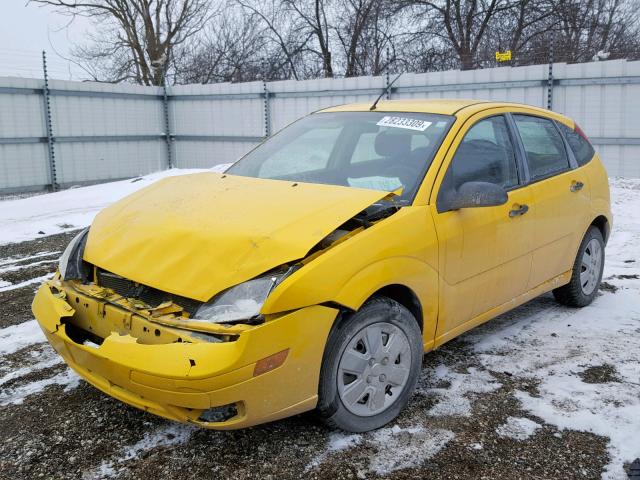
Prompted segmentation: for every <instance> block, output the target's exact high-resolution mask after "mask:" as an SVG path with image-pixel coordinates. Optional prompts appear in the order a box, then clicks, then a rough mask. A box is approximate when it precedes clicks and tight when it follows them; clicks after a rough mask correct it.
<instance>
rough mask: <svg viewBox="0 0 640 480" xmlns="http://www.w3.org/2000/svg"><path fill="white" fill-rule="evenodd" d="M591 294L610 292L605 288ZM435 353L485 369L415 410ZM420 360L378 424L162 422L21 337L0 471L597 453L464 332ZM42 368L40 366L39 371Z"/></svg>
mask: <svg viewBox="0 0 640 480" xmlns="http://www.w3.org/2000/svg"><path fill="white" fill-rule="evenodd" d="M72 236H73V233H68V234H60V235H53V236H48V237H43V238H41V239H38V240H35V241H29V242H23V243H19V244H9V245H4V246H2V247H0V249H1V254H0V257H1V258H2V259H4V260H1V261H0V269H2V268H4V269H5V271H4V273H2V275H1V277H2V279H3V280H5V281H6V282H10V283H11V284H13V285H16V284H19V283H20V282H25V281H28V280H30V279H33V278H37V277H41V276H43V275H46V274H47V273H50V272H53V271H54V269H55V266H56V263H55V262H54V261H53V260H55V259H56V258H57V257H58V255H59V253H56V252H60V251H61V250H63V249H64V246H65V245H66V244H67V242H68V241H69V240H70V239H71V237H72ZM34 257H35V258H34ZM21 259H22V260H21ZM3 264H4V265H3ZM7 266H9V267H11V268H9V269H8V268H7ZM13 267H20V268H13ZM7 270H9V271H7ZM36 287H37V284H35V283H34V284H29V285H26V286H24V287H22V288H16V289H12V290H8V291H4V292H3V291H0V329H7V328H8V327H11V326H19V325H22V324H23V323H24V322H27V321H29V320H31V319H32V318H33V315H32V314H31V311H30V302H31V300H32V297H33V294H34V291H35V288H36ZM0 290H1V289H0ZM602 295H616V293H614V292H612V291H610V289H609V291H605V292H603V293H602ZM561 308H562V307H559V306H557V305H556V304H555V303H554V300H553V298H552V297H551V296H550V295H545V296H543V297H540V298H538V299H536V300H534V301H532V302H530V303H528V304H526V305H524V306H522V307H520V308H518V309H516V310H514V311H513V312H510V313H509V314H506V315H503V316H502V317H500V318H498V319H496V320H494V321H493V322H491V323H490V324H488V325H485V326H482V327H480V328H479V329H476V330H480V331H482V330H483V329H485V330H487V332H493V334H496V335H499V332H500V330H501V329H502V328H508V327H509V326H510V325H512V324H513V323H514V322H516V321H519V320H520V319H522V318H526V317H531V316H533V315H535V314H536V313H539V312H545V311H547V310H553V311H555V310H557V309H561ZM489 325H490V326H489ZM476 334H477V332H476ZM47 362H49V363H47ZM43 365H44V367H43ZM48 365H49V366H48ZM441 366H446V367H447V368H448V369H449V370H450V371H451V372H453V373H454V374H460V375H462V376H464V378H469V379H471V377H474V378H480V379H481V378H484V377H483V375H484V376H486V375H490V376H491V380H489V381H488V382H485V384H484V386H482V385H481V386H480V387H479V388H475V389H474V388H467V389H466V390H463V392H466V393H464V395H462V396H460V397H456V398H452V399H451V401H452V402H454V403H455V402H466V403H468V404H469V412H467V413H466V414H465V413H464V412H462V413H460V412H459V411H458V413H455V412H454V413H453V414H447V412H444V414H442V415H433V414H428V412H430V411H432V409H433V408H434V407H435V406H436V405H437V404H438V402H439V400H440V399H441V396H439V395H438V393H437V392H438V391H439V389H444V390H446V389H447V388H449V387H451V385H450V383H451V381H450V380H449V381H447V380H446V379H443V378H442V377H438V376H436V377H435V378H434V377H433V376H432V375H429V372H434V371H436V370H437V369H438V368H439V367H441ZM423 367H424V372H425V373H423V376H422V379H421V381H420V387H419V389H418V392H417V393H416V395H415V396H414V397H413V399H412V401H411V402H410V404H409V407H408V408H407V409H406V410H405V412H404V413H403V414H402V415H401V416H400V417H399V418H398V419H397V421H396V422H394V423H393V425H392V426H390V427H389V428H387V429H383V430H382V431H379V432H378V434H376V433H370V434H365V435H345V434H341V433H339V432H331V431H329V430H327V429H326V428H325V427H324V426H322V425H321V424H320V423H318V421H317V420H316V419H315V417H314V416H313V414H304V415H300V416H297V417H294V418H290V419H287V420H283V421H279V422H275V423H271V424H267V425H264V426H259V427H254V428H251V429H247V430H242V431H235V432H214V431H204V430H198V429H194V428H192V427H190V426H182V425H177V424H172V423H170V422H167V421H164V420H162V419H159V418H156V417H154V416H152V415H150V414H146V413H144V412H141V411H138V410H136V409H134V408H133V407H129V406H127V405H124V404H122V403H120V402H118V401H116V400H114V399H112V398H110V397H108V396H106V395H104V394H102V393H101V392H99V391H98V390H96V389H94V388H93V387H91V386H90V385H88V384H86V383H84V382H83V381H78V380H77V379H76V378H75V377H68V374H67V373H66V371H67V367H66V366H65V365H64V364H63V363H59V362H57V360H56V358H55V356H54V355H53V353H52V350H51V348H50V347H49V346H48V345H46V344H43V343H34V344H31V345H28V346H25V347H24V348H20V349H18V350H17V351H15V352H13V353H11V354H9V355H6V356H4V357H2V360H1V364H0V377H2V380H0V382H2V383H0V394H4V398H5V399H7V398H10V397H11V396H12V395H14V396H15V395H16V393H18V394H19V395H20V396H21V399H20V402H21V403H18V402H16V403H7V402H11V400H6V401H5V402H4V405H3V404H2V403H1V402H0V405H2V406H0V431H1V432H2V442H0V478H6V479H34V478H56V479H58V478H60V479H62V478H70V479H71V478H73V479H76V478H87V479H88V478H107V477H115V478H123V479H129V478H131V479H133V478H172V479H182V478H185V479H186V478H225V479H226V478H233V479H236V478H237V479H245V478H247V479H248V478H252V479H270V478H271V479H281V478H282V479H288V478H302V477H304V478H307V479H314V478H332V479H343V478H344V479H347V478H377V477H389V478H398V479H404V478H407V479H408V478H426V479H431V478H433V479H436V478H437V479H470V478H473V479H518V478H523V479H552V478H553V479H573V478H576V479H596V478H600V476H601V474H602V472H603V469H604V468H605V466H606V465H607V464H608V462H609V460H610V459H609V454H608V451H607V442H608V439H607V438H605V437H602V436H597V435H594V434H591V433H585V432H581V431H575V430H570V429H564V430H559V429H557V428H556V427H554V426H552V425H550V424H546V423H545V422H544V421H543V420H542V419H540V418H537V417H535V416H532V415H531V414H530V413H528V412H527V411H523V410H522V409H521V406H520V402H519V401H518V400H517V399H516V397H515V395H514V392H516V391H520V392H527V393H528V394H530V395H532V396H534V397H535V396H536V395H537V394H538V385H537V382H536V381H535V380H531V378H519V377H517V376H515V375H513V374H511V373H509V372H501V371H488V370H486V368H485V367H484V366H483V365H482V363H481V362H480V361H479V356H478V354H477V353H475V352H474V350H473V348H471V345H470V341H469V337H468V336H467V335H465V336H463V337H461V338H459V339H457V340H454V341H452V342H450V343H449V344H447V345H446V346H444V347H442V348H441V349H439V350H437V351H435V352H432V353H429V354H427V355H426V356H425V359H424V365H423ZM16 371H17V372H18V374H15V373H12V372H16ZM20 372H22V374H20ZM12 375H13V376H12ZM65 375H67V376H65ZM581 375H582V378H583V381H584V382H588V383H592V384H596V385H597V384H602V385H605V384H610V383H611V382H615V381H616V370H615V367H614V366H612V365H592V366H589V368H587V369H585V371H584V372H582V373H581ZM60 378H63V379H65V378H66V379H67V380H68V381H58V380H59V379H60ZM48 379H49V380H50V379H53V380H51V383H50V384H49V385H47V380H48ZM56 379H58V380H56ZM43 382H44V387H43ZM487 385H489V388H485V387H486V386H487ZM1 398H3V397H2V395H0V399H1ZM454 410H455V409H454ZM458 410H460V409H458ZM462 410H464V408H463V409H462ZM511 417H514V418H519V419H525V420H524V422H525V424H530V425H536V424H537V425H536V427H535V432H534V433H533V434H529V435H527V434H524V435H521V436H520V439H519V438H518V434H517V432H516V435H504V434H500V433H499V432H501V431H503V430H504V427H501V426H504V425H505V424H508V422H509V418H511ZM527 419H528V420H527ZM534 422H535V423H534ZM525 430H526V429H525ZM625 468H627V469H628V465H627V466H626V467H625Z"/></svg>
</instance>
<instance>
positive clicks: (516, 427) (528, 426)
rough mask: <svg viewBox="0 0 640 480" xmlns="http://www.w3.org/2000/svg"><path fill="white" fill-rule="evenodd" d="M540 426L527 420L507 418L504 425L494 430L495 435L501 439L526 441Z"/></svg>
mask: <svg viewBox="0 0 640 480" xmlns="http://www.w3.org/2000/svg"><path fill="white" fill-rule="evenodd" d="M541 426H542V425H540V424H539V423H536V422H534V421H533V420H529V419H528V418H520V417H508V418H507V421H506V422H505V423H504V424H502V425H500V426H499V427H498V428H496V433H497V434H498V435H500V436H501V437H507V438H513V439H514V440H526V439H527V438H529V437H530V436H532V435H534V434H535V433H536V430H538V429H539V428H540V427H541Z"/></svg>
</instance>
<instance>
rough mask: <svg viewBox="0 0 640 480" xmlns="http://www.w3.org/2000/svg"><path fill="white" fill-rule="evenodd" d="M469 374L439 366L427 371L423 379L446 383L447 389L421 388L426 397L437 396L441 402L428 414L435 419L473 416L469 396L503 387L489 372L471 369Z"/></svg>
mask: <svg viewBox="0 0 640 480" xmlns="http://www.w3.org/2000/svg"><path fill="white" fill-rule="evenodd" d="M468 372H469V373H458V372H455V371H453V370H452V369H451V368H450V367H449V366H447V365H438V366H437V367H436V368H435V369H432V370H430V371H429V370H425V371H424V372H423V374H422V378H425V379H427V380H428V381H429V382H435V383H436V384H438V383H441V382H445V383H447V384H448V386H447V387H423V386H421V387H419V388H418V392H419V393H422V394H424V395H430V394H435V395H436V396H437V397H438V398H439V400H438V403H436V404H435V405H434V406H433V407H431V409H430V410H429V411H428V412H427V414H428V415H430V416H433V417H440V416H459V417H469V416H471V399H470V398H469V394H474V393H488V392H493V391H494V390H497V389H498V388H500V387H501V386H502V384H500V383H499V382H498V381H497V380H496V379H495V378H494V377H493V376H492V375H491V374H490V373H489V372H486V371H482V370H478V369H476V368H469V369H468Z"/></svg>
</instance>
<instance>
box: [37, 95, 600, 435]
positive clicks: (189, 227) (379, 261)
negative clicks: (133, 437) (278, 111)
mask: <svg viewBox="0 0 640 480" xmlns="http://www.w3.org/2000/svg"><path fill="white" fill-rule="evenodd" d="M610 228H611V212H610V205H609V188H608V182H607V175H606V172H605V170H604V168H603V165H602V163H601V162H600V159H599V158H598V156H597V155H596V154H595V152H594V149H593V147H592V146H591V144H590V143H589V141H588V140H587V139H586V137H585V135H584V134H583V133H582V131H581V130H580V129H579V128H578V126H577V125H576V124H575V123H574V122H573V121H572V120H570V119H568V118H566V117H564V116H562V115H559V114H556V113H553V112H550V111H547V110H542V109H539V108H535V107H530V106H526V105H517V104H507V103H496V102H482V101H473V100H399V101H383V102H381V103H380V104H379V105H378V106H377V108H375V109H373V110H371V107H370V105H369V104H354V105H345V106H340V107H334V108H328V109H326V110H322V111H320V112H317V113H314V114H312V115H309V116H307V117H305V118H303V119H301V120H299V121H297V122H295V123H293V124H292V125H290V126H289V127H287V128H285V129H283V130H282V131H281V132H280V133H278V134H277V135H275V136H273V137H272V138H270V139H269V140H267V141H265V142H264V143H262V144H261V145H260V146H258V147H257V148H255V149H254V150H253V151H251V152H250V153H249V154H247V155H246V156H244V157H243V158H242V159H241V160H239V161H238V162H237V163H235V164H234V165H233V166H231V167H230V168H229V169H228V170H227V171H226V172H225V173H215V172H205V173H198V174H191V175H184V176H177V177H171V178H166V179H164V180H161V181H159V182H157V183H155V184H153V185H151V186H149V187H147V188H145V189H143V190H140V191H138V192H137V193H134V194H133V195H130V196H128V197H126V198H125V199H123V200H121V201H119V202H118V203H116V204H114V205H112V206H110V207H108V208H106V209H105V210H103V211H102V212H101V213H100V214H99V215H98V216H97V217H96V219H95V221H94V222H93V224H92V225H91V227H90V228H88V229H87V230H85V231H83V232H82V233H80V234H79V235H78V236H77V237H76V238H75V239H74V240H73V241H72V242H71V243H70V244H69V247H68V248H67V249H66V251H65V252H64V254H63V255H62V257H61V259H60V265H59V272H58V273H57V274H56V276H55V278H54V279H52V280H51V281H48V282H45V284H44V285H42V287H41V288H40V289H39V290H38V293H37V295H36V297H35V300H34V302H33V312H34V314H35V316H36V317H37V319H38V321H39V322H40V325H41V327H42V329H43V330H44V332H45V334H46V336H47V338H48V340H49V341H50V342H51V344H52V345H53V347H54V348H55V349H56V350H57V351H58V352H59V354H60V355H62V357H63V358H64V359H65V361H66V362H67V363H68V364H69V365H70V366H71V367H72V368H73V369H74V370H75V371H76V372H78V373H79V374H80V375H81V376H82V377H83V378H85V379H86V380H87V381H88V382H89V383H91V384H93V385H94V386H96V387H97V388H99V389H100V390H102V391H104V392H105V393H107V394H109V395H111V396H113V397H115V398H117V399H120V400H122V401H124V402H126V403H128V404H131V405H133V406H135V407H138V408H141V409H143V410H146V411H149V412H151V413H154V414H157V415H160V416H163V417H166V418H169V419H173V420H178V421H183V422H190V423H193V424H197V425H200V426H203V427H207V428H215V429H234V428H240V427H247V426H251V425H256V424H259V423H263V422H267V421H272V420H276V419H279V418H283V417H287V416H289V415H293V414H297V413H300V412H304V411H307V410H312V409H314V408H315V409H317V411H318V412H319V415H320V416H321V417H322V418H324V419H325V420H326V422H327V423H328V424H330V425H332V426H335V427H339V428H341V429H344V430H348V431H354V432H361V431H367V430H371V429H374V428H377V427H380V426H382V425H384V424H385V423H387V422H389V421H390V420H392V419H393V418H395V417H396V416H397V415H398V414H399V412H400V411H401V410H402V409H403V407H404V406H405V405H406V404H407V402H408V400H409V397H410V396H411V393H412V391H413V390H414V387H415V385H416V382H417V380H418V376H419V373H420V368H421V364H422V355H423V352H425V351H429V350H433V349H434V348H437V347H439V346H440V345H442V344H443V343H445V342H447V341H448V340H451V339H452V338H455V337H456V336H458V335H460V334H461V333H463V332H465V331H467V330H469V329H470V328H472V327H474V326H476V325H479V324H481V323H483V322H486V321H487V320H489V319H491V318H492V317H495V316H496V315H499V314H501V313H503V312H506V311H507V310H510V309H512V308H514V307H516V306H518V305H520V304H522V303H524V302H526V301H528V300H530V299H531V298H533V297H535V296H537V295H540V294H542V293H544V292H547V291H551V290H552V291H553V292H554V294H555V296H556V298H557V299H558V301H560V302H561V303H563V304H565V305H570V306H574V307H582V306H585V305H588V304H589V303H590V302H591V301H592V300H593V299H594V297H595V295H596V294H597V290H598V286H599V284H600V281H601V277H602V269H603V266H604V248H605V243H606V241H607V237H608V235H609V230H610Z"/></svg>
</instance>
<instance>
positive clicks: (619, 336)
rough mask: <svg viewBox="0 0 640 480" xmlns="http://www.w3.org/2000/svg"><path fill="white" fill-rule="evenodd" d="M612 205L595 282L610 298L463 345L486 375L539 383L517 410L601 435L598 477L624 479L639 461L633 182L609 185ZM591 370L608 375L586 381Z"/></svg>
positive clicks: (639, 327) (639, 188)
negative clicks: (604, 449) (470, 347)
mask: <svg viewBox="0 0 640 480" xmlns="http://www.w3.org/2000/svg"><path fill="white" fill-rule="evenodd" d="M612 199H613V210H614V229H613V233H612V236H611V239H610V241H609V243H608V245H607V257H606V266H605V271H604V275H603V281H605V282H607V283H608V284H609V285H611V289H613V290H616V289H617V290H616V291H615V293H603V294H602V295H600V296H599V297H598V298H597V299H596V300H595V301H594V302H593V304H592V305H591V306H589V307H587V308H584V309H570V308H563V307H560V306H554V307H551V308H549V309H548V310H544V311H540V312H537V313H536V314H533V315H530V316H527V317H525V318H521V319H516V321H515V322H514V323H513V324H512V325H510V326H508V327H506V328H505V326H504V325H501V326H500V327H501V328H500V330H494V329H491V328H486V329H483V330H482V332H481V333H474V332H471V333H470V334H469V337H470V338H469V340H470V341H471V342H472V343H473V344H474V350H475V351H476V353H477V354H478V356H479V359H480V362H481V363H482V364H483V365H484V366H485V367H486V368H487V369H489V370H493V371H499V372H508V373H511V374H512V375H514V376H517V377H521V378H532V379H534V380H537V381H538V382H539V387H538V389H539V396H533V395H531V394H529V393H527V392H524V391H520V392H517V395H516V396H517V398H518V400H520V402H521V404H522V407H523V408H524V410H525V411H527V412H528V413H530V414H532V415H535V416H536V417H539V418H541V419H542V420H544V421H545V422H546V423H549V424H551V425H554V426H556V427H558V428H559V429H573V430H582V431H586V432H592V433H595V434H597V435H602V436H604V437H608V438H609V455H610V457H611V463H610V464H609V466H608V467H607V470H606V472H605V474H604V475H603V478H624V473H623V464H624V463H625V462H632V461H633V460H634V459H636V458H638V457H640V442H639V441H638V432H640V278H639V275H638V274H639V273H640V181H637V180H617V181H614V182H613V187H612ZM594 372H595V373H598V372H605V373H607V372H608V374H607V375H604V376H603V377H602V378H600V379H595V380H593V379H591V378H590V374H593V373H594ZM595 382H597V383H595Z"/></svg>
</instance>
